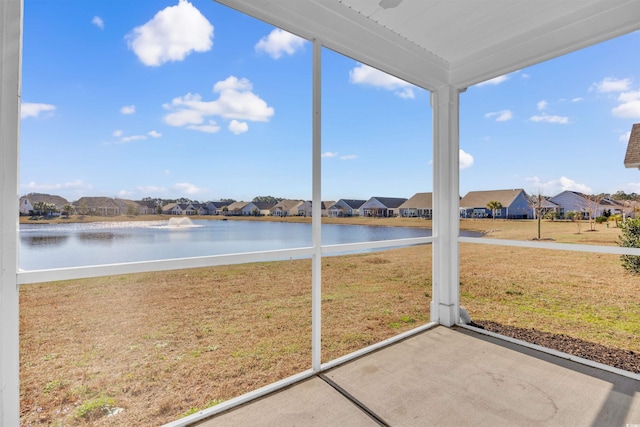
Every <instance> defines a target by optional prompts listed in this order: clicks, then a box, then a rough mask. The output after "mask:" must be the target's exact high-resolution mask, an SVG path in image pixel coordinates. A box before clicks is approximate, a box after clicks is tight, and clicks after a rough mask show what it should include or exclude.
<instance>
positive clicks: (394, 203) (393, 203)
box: [372, 197, 407, 209]
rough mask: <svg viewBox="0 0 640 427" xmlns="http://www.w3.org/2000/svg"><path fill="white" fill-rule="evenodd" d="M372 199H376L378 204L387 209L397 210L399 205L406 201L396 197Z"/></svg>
mask: <svg viewBox="0 0 640 427" xmlns="http://www.w3.org/2000/svg"><path fill="white" fill-rule="evenodd" d="M372 199H376V200H377V201H379V202H380V203H382V204H383V205H384V206H385V207H387V208H392V209H393V208H397V207H400V205H401V204H403V203H404V202H406V201H407V199H403V198H398V197H372Z"/></svg>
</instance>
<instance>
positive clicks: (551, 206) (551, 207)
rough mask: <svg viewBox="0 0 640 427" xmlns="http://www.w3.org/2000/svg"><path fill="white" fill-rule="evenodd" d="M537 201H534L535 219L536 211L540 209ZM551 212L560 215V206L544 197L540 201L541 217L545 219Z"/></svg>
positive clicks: (534, 217)
mask: <svg viewBox="0 0 640 427" xmlns="http://www.w3.org/2000/svg"><path fill="white" fill-rule="evenodd" d="M537 205H538V202H537V200H536V201H534V203H533V205H532V207H533V219H537V217H536V209H538V206H537ZM549 212H556V213H557V214H558V215H559V214H560V205H558V204H556V203H553V202H552V201H551V200H549V198H548V197H542V199H541V200H540V217H542V218H544V216H545V215H546V214H547V213H549Z"/></svg>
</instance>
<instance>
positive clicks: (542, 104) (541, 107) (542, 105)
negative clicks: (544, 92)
mask: <svg viewBox="0 0 640 427" xmlns="http://www.w3.org/2000/svg"><path fill="white" fill-rule="evenodd" d="M548 105H549V103H548V102H547V101H545V100H544V99H543V100H542V101H540V102H538V103H537V104H536V107H538V111H544V110H545V109H546V108H547V106H548Z"/></svg>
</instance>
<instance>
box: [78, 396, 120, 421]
mask: <svg viewBox="0 0 640 427" xmlns="http://www.w3.org/2000/svg"><path fill="white" fill-rule="evenodd" d="M114 406H115V401H114V400H113V399H112V398H111V397H107V396H100V397H97V398H95V399H91V400H88V401H86V402H85V403H83V404H82V405H80V406H78V407H77V408H76V417H78V418H83V419H85V420H88V421H95V420H97V419H98V418H100V417H102V416H105V415H108V414H109V411H110V410H111V408H113V407H114Z"/></svg>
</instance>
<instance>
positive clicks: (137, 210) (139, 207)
mask: <svg viewBox="0 0 640 427" xmlns="http://www.w3.org/2000/svg"><path fill="white" fill-rule="evenodd" d="M114 200H115V201H116V203H117V204H119V205H120V207H121V212H122V214H124V215H149V214H153V213H155V209H154V208H149V207H148V206H147V205H146V204H144V203H139V202H136V201H134V200H128V199H114Z"/></svg>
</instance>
